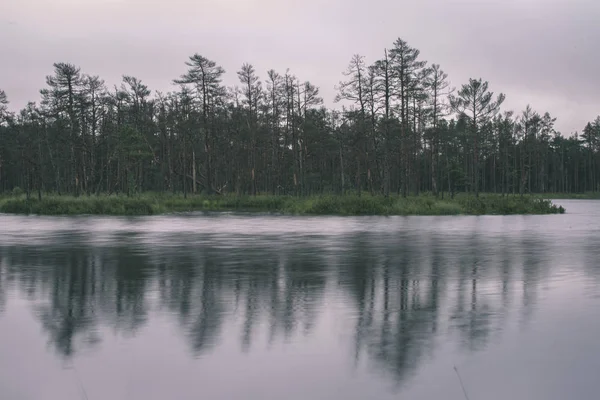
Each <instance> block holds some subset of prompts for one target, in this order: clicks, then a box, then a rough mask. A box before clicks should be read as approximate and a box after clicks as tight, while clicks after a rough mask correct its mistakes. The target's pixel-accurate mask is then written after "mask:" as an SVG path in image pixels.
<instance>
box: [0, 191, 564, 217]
mask: <svg viewBox="0 0 600 400" xmlns="http://www.w3.org/2000/svg"><path fill="white" fill-rule="evenodd" d="M186 211H248V212H272V213H284V214H296V215H461V214H464V215H483V214H500V215H507V214H558V213H563V212H564V211H565V210H564V209H563V208H562V207H558V206H556V205H554V204H552V202H551V201H550V200H544V199H541V198H537V197H529V196H525V197H520V196H514V197H513V196H508V197H501V196H499V195H491V194H484V195H481V196H480V197H479V198H475V197H473V196H469V195H465V194H461V195H457V196H456V197H455V198H454V199H452V200H451V199H446V200H440V199H436V198H435V197H433V196H429V195H422V196H416V197H407V198H402V197H396V196H392V197H389V198H385V197H382V196H369V195H363V196H361V197H359V196H355V195H348V196H333V195H328V196H314V197H303V198H298V197H288V196H267V195H261V196H255V197H251V196H241V197H240V196H233V195H228V196H211V197H207V196H188V197H187V198H184V197H183V196H177V195H164V194H160V195H155V194H143V195H139V196H134V197H125V196H92V197H87V196H81V197H71V196H45V197H44V198H43V199H42V200H38V199H37V198H35V199H34V198H31V199H29V200H27V199H26V198H25V197H24V196H10V197H3V198H0V212H2V213H11V214H39V215H81V214H95V215H154V214H164V213H170V212H186Z"/></svg>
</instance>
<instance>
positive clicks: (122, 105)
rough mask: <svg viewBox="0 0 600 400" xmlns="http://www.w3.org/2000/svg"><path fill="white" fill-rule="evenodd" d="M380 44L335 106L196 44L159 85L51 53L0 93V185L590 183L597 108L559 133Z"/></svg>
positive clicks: (55, 189) (491, 187)
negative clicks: (42, 80) (113, 76)
mask: <svg viewBox="0 0 600 400" xmlns="http://www.w3.org/2000/svg"><path fill="white" fill-rule="evenodd" d="M382 56H383V57H382V59H380V60H376V61H375V62H374V63H373V64H372V65H367V64H366V63H365V60H364V58H363V57H361V56H358V55H356V56H354V57H352V59H351V62H350V64H349V66H348V69H347V71H346V72H345V73H344V78H343V81H342V82H340V83H339V84H338V85H337V90H338V96H337V98H336V101H337V102H340V104H341V105H342V106H343V107H341V108H340V110H331V109H327V108H325V107H324V106H323V100H322V99H321V97H320V96H319V89H318V88H316V87H315V86H314V85H312V84H311V83H309V82H303V81H301V80H300V79H298V78H297V77H295V76H294V75H292V74H291V73H290V72H285V73H283V74H280V73H277V72H275V71H273V70H271V71H268V72H267V75H266V80H264V81H262V80H261V79H260V78H259V76H258V74H257V72H256V71H255V69H254V68H253V67H252V66H251V65H249V64H244V65H243V66H242V67H241V69H240V70H239V71H238V72H237V75H238V77H239V82H240V84H239V86H237V87H225V86H224V85H223V84H222V77H223V74H224V73H225V71H224V69H223V68H222V67H220V66H219V65H218V64H217V63H216V62H214V61H212V60H209V59H207V58H205V57H203V56H201V55H198V54H196V55H193V56H191V57H190V58H189V60H188V61H187V62H186V65H185V68H182V75H181V76H180V77H179V78H177V79H175V80H174V81H173V83H174V88H176V90H175V91H174V92H172V93H167V94H163V93H156V94H153V93H152V92H151V90H150V89H149V88H148V87H147V86H146V85H144V84H143V83H142V82H141V81H140V80H139V79H137V78H134V77H132V76H124V77H123V82H122V84H121V85H120V86H119V87H114V88H108V87H107V86H106V85H105V83H104V81H103V80H102V79H100V78H99V77H97V76H90V75H86V74H84V73H82V72H81V71H80V69H79V68H77V67H76V66H74V65H71V64H66V63H57V64H55V65H54V73H53V75H51V76H48V77H47V78H46V82H47V86H46V88H44V89H42V90H41V101H40V102H39V104H36V103H30V104H28V105H27V107H26V108H25V109H23V110H22V111H20V112H18V113H16V114H11V113H9V111H8V99H7V96H6V95H5V93H4V92H2V91H0V121H1V122H0V192H5V193H6V192H11V191H13V190H23V191H24V192H25V194H26V195H27V196H28V197H29V196H30V195H31V194H32V193H35V195H37V196H39V197H40V198H41V197H42V196H43V194H44V193H55V194H59V195H64V194H70V195H75V196H78V195H81V194H115V193H126V194H128V195H130V194H132V193H140V192H147V191H153V192H173V193H175V192H178V193H183V194H184V195H187V194H188V193H203V194H206V195H213V194H215V193H216V194H220V193H226V192H229V193H237V194H247V195H256V194H259V193H263V194H276V195H315V194H322V193H345V192H346V191H348V190H351V191H352V192H353V193H357V194H360V192H361V191H368V192H370V193H372V194H381V195H385V196H388V195H389V194H390V193H397V194H402V195H404V196H406V195H408V194H411V193H414V194H418V193H419V192H422V191H428V192H432V193H433V194H434V195H436V196H439V195H440V194H441V195H442V196H443V195H444V192H450V193H451V194H452V196H453V195H454V193H455V192H473V193H475V194H477V195H478V194H479V192H480V191H481V192H496V193H519V194H523V193H534V192H538V193H546V192H555V193H572V192H581V191H596V190H597V189H598V184H599V179H600V176H599V174H598V166H599V163H600V156H599V143H600V141H599V138H600V117H599V118H597V119H596V120H595V121H594V122H592V123H589V124H588V125H587V126H586V127H585V128H584V130H583V131H582V133H581V134H576V135H574V136H570V137H565V136H563V135H561V134H559V133H558V132H556V131H555V129H554V122H555V119H554V118H553V117H551V116H550V115H549V114H548V113H544V114H540V113H537V112H536V111H534V110H533V109H532V108H530V107H527V108H526V110H524V111H523V112H521V113H519V114H515V113H513V112H502V111H501V110H500V107H501V105H502V102H503V100H504V95H502V94H500V95H497V96H494V94H493V93H492V92H491V91H490V90H489V88H488V83H487V82H485V81H483V80H481V79H471V80H469V82H468V83H466V84H464V85H463V86H462V87H461V88H459V89H458V90H455V91H454V90H452V89H451V88H450V87H449V84H448V79H447V74H445V73H444V72H443V71H442V69H441V68H440V66H439V65H436V64H428V63H426V62H425V61H424V60H421V59H420V57H419V51H418V50H417V49H415V48H412V47H410V46H409V45H408V44H407V43H406V42H405V41H403V40H401V39H398V40H397V41H396V42H394V44H393V46H392V48H391V49H389V50H387V51H385V53H384V54H383V55H382ZM18 188H20V189H18Z"/></svg>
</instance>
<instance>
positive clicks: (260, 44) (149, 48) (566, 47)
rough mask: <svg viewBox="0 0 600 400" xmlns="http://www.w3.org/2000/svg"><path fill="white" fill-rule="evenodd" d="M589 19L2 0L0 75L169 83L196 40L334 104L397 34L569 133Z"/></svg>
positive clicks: (590, 60)
mask: <svg viewBox="0 0 600 400" xmlns="http://www.w3.org/2000/svg"><path fill="white" fill-rule="evenodd" d="M598 21H600V1H597V0H462V1H458V0H370V1H365V0H195V1H191V0H161V1H158V0H0V55H1V57H0V89H4V90H5V91H6V93H7V95H8V98H9V100H10V101H11V108H12V109H13V110H16V109H18V108H21V107H23V106H24V105H25V104H26V103H27V101H38V100H39V97H40V96H39V89H41V88H43V87H44V86H45V76H46V75H51V74H52V72H53V67H52V64H53V63H55V62H69V63H72V64H75V65H77V66H79V67H81V70H82V72H84V73H87V74H90V75H99V76H100V77H101V78H103V79H104V80H105V81H106V83H107V84H109V85H111V86H112V85H114V84H120V81H121V77H122V75H124V74H126V75H133V76H135V77H137V78H140V79H142V81H143V82H144V83H145V84H147V85H148V86H149V88H150V89H152V90H160V91H162V92H168V91H171V90H174V89H176V88H175V87H174V86H173V85H172V83H171V82H172V80H173V79H174V78H177V77H179V76H180V75H181V74H183V73H184V72H185V70H186V67H185V65H184V62H185V61H186V60H187V58H188V57H189V56H191V55H192V54H194V53H199V54H201V55H203V56H205V57H207V58H209V59H212V60H214V61H216V62H217V63H218V64H220V65H221V66H223V67H224V68H225V70H226V71H227V73H226V76H225V79H224V83H225V84H227V85H234V84H236V83H237V75H236V71H237V70H239V68H240V66H241V65H242V64H243V63H245V62H249V63H251V64H253V65H254V66H255V68H256V70H257V71H258V72H259V74H260V76H261V78H263V79H266V71H267V70H269V69H275V70H276V71H279V72H281V73H284V72H285V71H286V69H287V68H289V69H290V71H291V72H292V73H293V74H295V75H296V76H297V77H298V78H299V79H301V80H303V81H304V80H308V81H310V82H312V83H313V84H315V85H317V86H319V88H320V90H321V94H322V96H323V98H324V100H325V103H326V104H327V105H330V106H332V105H333V99H334V97H335V94H336V90H335V85H336V84H337V83H338V82H339V81H340V80H341V79H343V75H342V72H343V71H344V70H345V69H346V67H347V65H348V62H349V61H350V58H351V57H352V55H353V54H360V55H363V56H365V60H366V61H367V62H368V63H372V62H374V61H375V60H377V59H379V58H381V57H382V56H383V52H384V49H385V48H390V47H392V44H393V42H394V41H395V40H396V39H397V38H402V39H403V40H405V41H407V42H408V43H409V45H411V46H413V47H416V48H417V49H419V50H421V57H422V59H423V60H427V61H428V62H430V63H437V64H440V65H441V67H442V69H444V70H445V71H446V72H447V73H448V74H449V77H450V80H451V82H452V85H453V86H456V87H459V86H460V85H462V84H463V83H465V82H467V81H468V79H469V78H482V79H484V80H486V81H489V84H490V90H492V91H494V92H495V93H500V92H502V93H505V94H506V97H507V99H506V101H505V103H504V107H503V109H505V110H514V111H517V112H519V111H520V110H522V109H524V108H525V106H526V105H527V104H531V106H532V107H533V109H535V110H536V111H538V112H540V113H543V112H546V111H548V112H550V114H551V115H552V116H554V117H557V118H558V120H557V125H556V126H557V129H559V130H560V131H562V132H563V134H569V133H572V132H574V131H580V130H582V129H583V127H584V126H585V124H586V123H587V122H588V121H590V120H593V119H594V118H595V117H596V116H598V115H600V47H598V43H600V23H598Z"/></svg>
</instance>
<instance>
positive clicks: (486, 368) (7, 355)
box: [0, 200, 600, 400]
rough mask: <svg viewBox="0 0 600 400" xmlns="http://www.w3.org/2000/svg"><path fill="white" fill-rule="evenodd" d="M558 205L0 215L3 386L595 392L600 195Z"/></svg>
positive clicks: (303, 392)
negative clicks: (401, 211) (483, 212)
mask: <svg viewBox="0 0 600 400" xmlns="http://www.w3.org/2000/svg"><path fill="white" fill-rule="evenodd" d="M557 203H559V204H561V205H563V206H564V207H566V209H567V214H564V215H548V216H481V217H474V216H473V217H471V216H469V217H466V216H460V217H356V218H342V217H283V216H268V215H244V214H182V215H171V216H155V217H140V218H118V217H105V218H98V217H33V216H31V217H25V216H8V215H0V398H1V399H7V400H21V399H23V400H29V399H32V400H37V399H61V400H69V399H74V400H75V399H76V400H80V399H86V398H87V399H90V400H108V399H110V400H117V399H123V400H134V399H140V400H154V399H156V400H159V399H160V400H164V399H178V400H185V399H190V400H191V399H195V400H196V399H226V400H235V399H249V400H266V399H286V400H296V399H297V400H317V399H319V400H320V399H334V400H335V399H340V400H349V399H375V400H378V399H400V398H403V399H464V398H465V395H464V394H463V391H462V388H461V383H460V379H459V375H460V378H462V382H463V383H464V387H465V389H466V391H467V394H468V396H469V398H470V399H471V400H477V399H486V400H494V399H498V400H506V399H528V400H531V399H545V400H548V399H550V400H553V399H556V400H559V399H560V400H564V399H568V398H573V399H575V398H576V399H596V398H597V397H598V393H600V379H598V377H597V376H598V371H600V340H598V335H599V333H600V318H598V315H599V310H600V201H583V200H577V201H575V200H573V201H558V202H557ZM455 367H456V370H455ZM457 372H458V374H457Z"/></svg>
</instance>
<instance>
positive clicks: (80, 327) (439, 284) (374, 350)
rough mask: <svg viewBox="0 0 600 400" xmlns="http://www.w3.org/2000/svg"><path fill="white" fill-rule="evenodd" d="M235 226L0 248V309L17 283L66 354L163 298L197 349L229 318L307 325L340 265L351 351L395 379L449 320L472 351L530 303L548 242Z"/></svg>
mask: <svg viewBox="0 0 600 400" xmlns="http://www.w3.org/2000/svg"><path fill="white" fill-rule="evenodd" d="M238 239H239V238H237V239H236V238H232V239H231V242H227V243H226V244H227V245H226V246H225V245H223V242H222V241H221V239H219V240H217V239H215V238H211V237H201V238H197V240H196V242H193V241H191V240H188V241H191V242H192V243H186V242H183V241H182V242H177V241H176V240H175V239H173V241H171V242H169V241H168V240H167V239H166V238H163V239H162V240H165V241H166V242H169V246H161V245H157V246H154V247H153V246H152V245H149V244H148V245H144V244H140V243H135V241H125V240H124V241H120V242H119V243H120V244H114V245H112V246H108V247H104V248H103V247H95V246H90V245H86V244H85V243H75V244H73V243H66V244H65V243H63V244H62V245H51V244H48V245H42V246H36V247H33V246H12V247H9V248H2V247H0V310H1V309H2V304H3V302H5V301H6V300H5V297H6V291H7V289H8V288H9V287H16V286H17V285H18V287H19V289H20V292H21V293H23V294H25V295H26V296H27V297H28V298H30V299H31V300H32V302H33V303H34V304H35V306H34V307H35V310H36V312H37V316H38V317H39V320H40V322H41V324H42V326H43V328H44V330H45V332H46V334H47V335H48V338H49V341H50V343H51V344H52V346H53V347H54V348H55V349H56V350H57V351H58V352H59V353H60V354H62V355H63V356H65V357H70V356H73V355H74V354H75V353H76V352H77V351H78V350H80V349H82V348H85V347H87V346H90V345H93V344H96V343H98V341H99V340H100V339H101V334H100V330H101V329H102V328H110V329H111V330H113V331H114V332H116V333H119V334H128V335H135V334H136V333H137V332H139V331H140V328H141V327H143V326H144V325H145V324H146V322H147V321H148V319H149V318H150V316H152V315H156V313H159V312H160V311H161V310H163V311H166V312H167V313H168V314H169V315H175V316H176V317H177V323H178V324H179V326H180V328H181V331H182V332H183V334H184V335H185V337H186V339H187V342H188V343H189V345H190V347H191V350H192V352H193V354H194V355H196V356H199V355H202V354H204V353H205V352H206V351H209V350H210V349H211V348H213V347H214V346H215V345H217V343H218V341H219V339H220V338H221V337H222V336H223V335H224V334H225V332H227V333H228V334H229V332H231V331H232V330H233V331H234V332H237V335H238V336H237V337H238V338H239V341H240V346H241V348H242V350H244V351H248V350H249V349H250V348H251V346H252V344H253V343H255V342H256V341H257V340H262V338H263V337H264V340H266V341H267V343H269V344H271V343H273V342H274V341H275V340H277V339H278V338H281V339H283V340H291V339H293V338H294V337H295V336H296V335H308V334H310V333H311V331H312V330H313V329H314V327H315V324H316V321H317V317H318V315H319V311H320V310H321V309H322V307H324V303H325V302H324V297H325V288H326V287H327V283H328V281H330V280H332V279H333V277H335V278H334V279H335V283H336V285H331V287H332V288H333V290H335V291H337V292H338V293H344V295H345V296H347V299H348V301H347V302H346V303H345V306H347V307H348V308H349V309H350V310H351V311H352V312H353V315H354V316H355V318H354V319H353V321H354V322H355V325H354V327H353V336H354V340H353V346H354V347H353V351H354V355H355V357H356V360H357V362H358V361H359V359H360V358H361V357H364V356H366V357H367V360H369V361H372V362H375V363H376V364H377V365H378V366H379V367H381V368H384V369H385V370H387V371H389V372H391V373H392V374H393V375H394V376H395V377H396V379H397V380H398V381H399V382H400V381H402V380H404V379H406V378H407V377H408V376H410V375H411V374H412V373H413V372H414V371H415V370H416V368H417V367H418V366H419V365H420V363H421V362H422V360H423V359H424V358H425V357H427V356H428V355H429V354H431V353H432V352H433V350H434V346H435V343H436V340H438V339H440V338H444V339H445V340H449V338H451V336H448V334H449V333H450V334H451V335H452V334H454V333H456V334H458V337H459V339H460V342H461V343H464V344H466V346H467V348H468V349H471V350H476V349H480V348H482V347H483V346H485V345H486V343H487V341H488V339H489V336H490V334H491V333H492V332H495V331H496V332H499V331H500V330H501V329H502V327H503V326H504V324H505V323H506V321H505V318H506V315H507V313H508V311H509V309H510V307H511V305H514V306H515V307H518V308H519V309H521V310H522V311H523V312H524V313H525V312H527V313H530V312H531V311H532V310H533V309H534V304H535V298H536V297H535V296H536V291H537V288H538V286H539V281H540V279H541V278H540V276H543V272H542V271H544V270H547V268H546V265H544V260H545V258H544V257H545V254H546V253H547V252H548V251H549V249H548V245H547V244H545V243H544V242H543V240H541V239H538V238H536V237H534V236H533V235H528V236H527V237H525V238H519V237H517V238H513V237H509V236H501V237H493V236H489V235H488V236H486V235H480V234H479V233H478V232H474V233H473V235H471V236H464V235H463V236H461V235H452V236H449V235H445V234H443V233H442V232H440V233H435V232H427V231H422V230H407V231H404V232H395V233H394V234H393V235H392V234H384V233H373V232H371V233H369V232H358V233H353V234H349V235H346V236H344V237H341V238H339V243H338V242H336V243H337V244H341V246H337V247H331V249H336V250H335V251H334V250H331V249H329V250H328V252H324V251H323V247H321V246H322V240H319V239H318V238H317V239H315V238H298V240H297V241H295V242H285V243H286V244H282V242H277V240H276V239H272V240H271V239H269V240H267V239H264V238H263V239H261V240H258V239H257V240H254V241H253V242H252V243H248V242H246V241H244V240H240V241H239V243H238V242H237V241H236V240H238ZM62 240H63V241H64V240H66V239H65V238H63V239H62ZM176 243H182V244H181V245H177V244H176ZM236 243H237V244H236ZM516 250H519V251H516ZM332 252H333V253H335V254H332ZM328 256H331V257H329V258H328ZM546 257H547V255H546ZM330 260H336V261H335V262H332V261H330ZM519 272H521V275H520V276H521V278H522V282H518V276H519ZM546 273H547V272H546ZM520 283H522V290H523V292H518V290H517V289H520V288H521V286H519V285H520ZM490 293H491V294H490ZM336 294H337V293H336ZM521 295H522V303H521V302H519V301H513V299H514V298H517V299H521ZM526 315H528V316H529V314H526Z"/></svg>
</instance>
